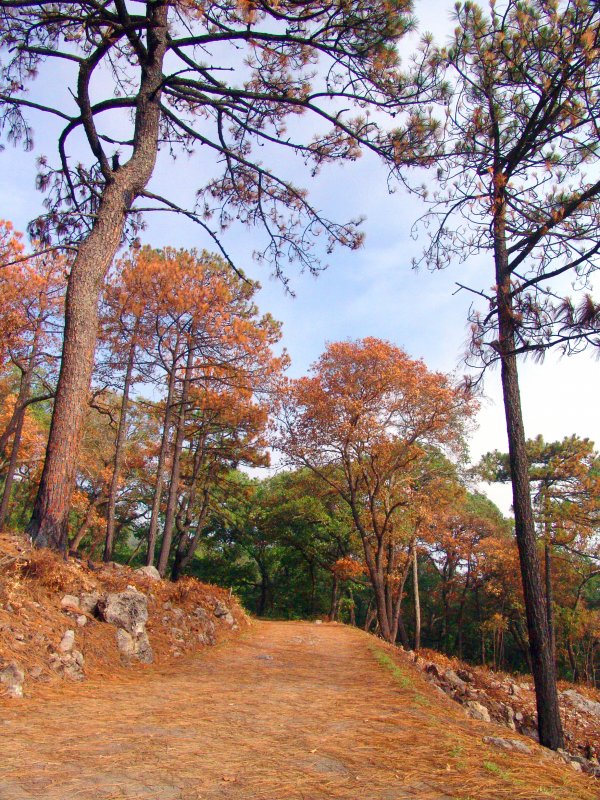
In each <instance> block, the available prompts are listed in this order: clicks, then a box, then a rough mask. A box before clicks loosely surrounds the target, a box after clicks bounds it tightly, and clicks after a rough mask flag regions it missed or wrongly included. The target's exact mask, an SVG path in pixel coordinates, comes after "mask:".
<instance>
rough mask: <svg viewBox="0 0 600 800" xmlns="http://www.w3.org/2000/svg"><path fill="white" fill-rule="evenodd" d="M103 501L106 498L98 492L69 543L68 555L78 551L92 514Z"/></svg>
mask: <svg viewBox="0 0 600 800" xmlns="http://www.w3.org/2000/svg"><path fill="white" fill-rule="evenodd" d="M105 501H106V496H105V495H103V494H102V492H100V494H99V495H98V496H97V497H95V498H94V499H93V500H92V502H91V503H90V504H89V506H88V507H87V510H86V512H85V516H84V518H83V520H82V522H81V525H80V526H79V530H78V531H77V534H76V535H75V537H74V539H73V540H72V541H71V542H69V554H70V555H71V554H73V555H74V554H75V553H77V551H78V550H79V545H80V544H81V542H82V541H83V538H84V536H85V535H86V533H87V532H88V530H89V528H90V523H91V521H92V514H93V513H94V511H95V510H96V509H97V508H98V506H100V505H102V503H104V502H105Z"/></svg>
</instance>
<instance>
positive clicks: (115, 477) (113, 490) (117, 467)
mask: <svg viewBox="0 0 600 800" xmlns="http://www.w3.org/2000/svg"><path fill="white" fill-rule="evenodd" d="M137 328H138V322H137V321H136V323H135V326H134V330H133V337H132V340H131V345H130V347H129V356H128V358H127V369H126V371H125V382H124V384H123V398H122V400H121V413H120V415H119V428H118V430H117V441H116V443H115V458H114V462H113V474H112V478H111V481H110V489H109V494H108V512H107V521H106V541H105V543H104V561H112V557H113V548H114V538H115V510H116V506H117V492H118V489H119V479H120V477H121V465H122V463H123V452H124V449H125V439H126V438H127V423H128V419H127V412H128V410H129V390H130V387H131V377H132V375H133V363H134V359H135V350H136V338H137Z"/></svg>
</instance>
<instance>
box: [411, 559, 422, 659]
mask: <svg viewBox="0 0 600 800" xmlns="http://www.w3.org/2000/svg"><path fill="white" fill-rule="evenodd" d="M412 562H413V563H412V567H413V592H414V598H415V652H418V651H419V649H420V647H421V598H420V597H419V562H418V559H417V546H416V544H415V545H413V552H412Z"/></svg>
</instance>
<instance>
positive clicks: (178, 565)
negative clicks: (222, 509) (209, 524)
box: [171, 488, 210, 581]
mask: <svg viewBox="0 0 600 800" xmlns="http://www.w3.org/2000/svg"><path fill="white" fill-rule="evenodd" d="M209 508H210V505H209V492H208V488H205V489H204V498H203V500H202V510H201V511H200V516H199V519H198V522H197V524H196V530H195V532H194V536H193V537H192V538H191V539H188V537H187V536H185V534H184V535H182V537H181V538H180V540H179V543H178V545H177V550H176V552H175V560H174V561H173V568H172V570H171V580H173V581H178V580H179V578H180V577H181V575H182V573H183V570H184V569H185V568H186V567H187V565H188V564H189V563H190V561H191V560H192V558H193V556H194V553H195V552H196V548H197V547H198V542H199V541H200V536H201V535H202V528H203V527H204V523H205V521H206V517H207V516H208V510H209Z"/></svg>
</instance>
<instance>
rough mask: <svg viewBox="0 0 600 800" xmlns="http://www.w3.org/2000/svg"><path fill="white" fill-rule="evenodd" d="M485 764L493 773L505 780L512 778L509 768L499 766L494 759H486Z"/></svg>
mask: <svg viewBox="0 0 600 800" xmlns="http://www.w3.org/2000/svg"><path fill="white" fill-rule="evenodd" d="M483 766H484V768H485V769H487V771H488V772H491V773H492V775H497V776H498V777H499V778H502V779H503V780H505V781H509V780H510V775H509V773H508V772H507V770H505V769H502V767H500V766H498V764H496V763H495V762H494V761H484V762H483Z"/></svg>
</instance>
